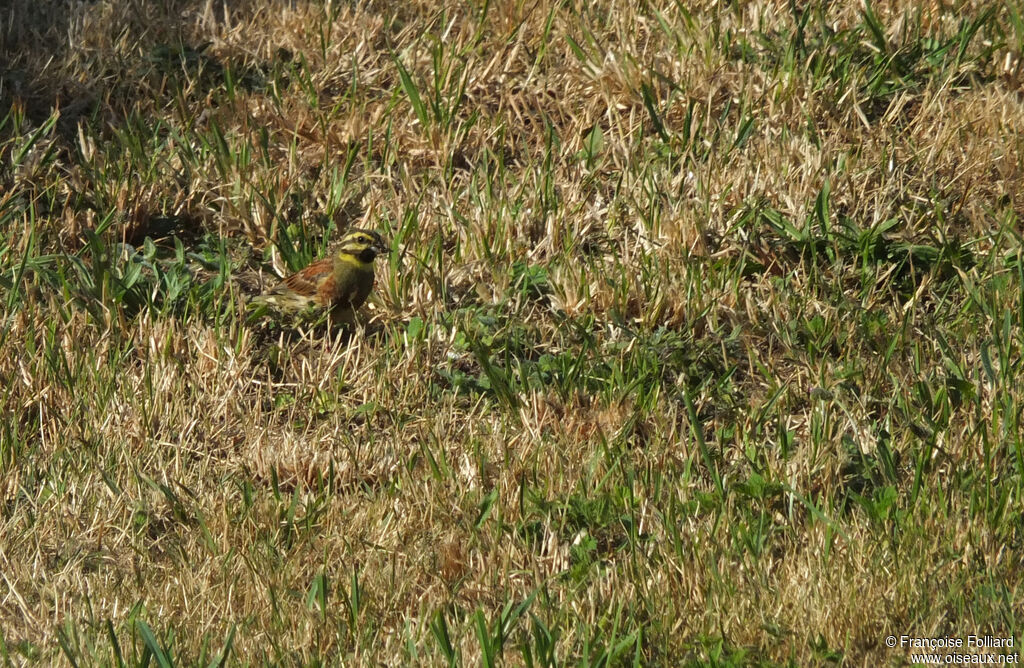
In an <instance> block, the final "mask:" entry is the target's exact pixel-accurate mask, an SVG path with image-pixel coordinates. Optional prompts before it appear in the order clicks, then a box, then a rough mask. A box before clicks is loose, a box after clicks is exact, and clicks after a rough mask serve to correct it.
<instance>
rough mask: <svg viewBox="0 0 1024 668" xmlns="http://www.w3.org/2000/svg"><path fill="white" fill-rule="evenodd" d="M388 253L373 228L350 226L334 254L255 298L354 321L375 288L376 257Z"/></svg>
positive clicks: (256, 301) (283, 308)
mask: <svg viewBox="0 0 1024 668" xmlns="http://www.w3.org/2000/svg"><path fill="white" fill-rule="evenodd" d="M387 252H388V247H387V244H385V243H384V239H383V238H381V236H380V235H379V234H378V233H376V232H374V231H372V230H360V229H351V230H349V231H348V232H346V233H345V236H344V237H342V239H341V245H340V247H339V248H338V250H337V251H336V252H335V253H334V256H333V257H326V258H324V259H322V260H317V261H316V262H314V263H313V264H311V265H309V266H307V267H306V268H305V269H302V270H300V271H298V272H296V273H294V274H292V275H291V276H288V277H287V278H285V279H284V280H282V281H281V282H280V283H278V284H277V285H276V286H274V287H273V288H271V289H270V290H269V291H267V292H265V293H263V294H262V295H260V296H259V297H256V298H255V299H253V300H252V304H253V305H257V306H258V305H264V304H265V305H269V306H273V307H275V308H277V309H278V310H280V311H283V312H288V313H297V312H301V311H307V310H310V311H316V310H324V311H327V312H328V315H329V316H330V318H331V319H332V320H335V321H341V322H345V323H349V324H351V323H352V322H354V320H355V313H356V310H358V309H359V307H360V306H362V305H363V303H364V302H365V301H366V298H367V297H369V296H370V291H371V290H373V260H374V258H376V257H377V256H378V255H381V254H384V253H387Z"/></svg>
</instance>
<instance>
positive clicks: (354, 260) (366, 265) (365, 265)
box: [338, 250, 373, 269]
mask: <svg viewBox="0 0 1024 668" xmlns="http://www.w3.org/2000/svg"><path fill="white" fill-rule="evenodd" d="M338 259H339V260H341V261H342V262H346V263H348V264H351V265H353V266H355V267H357V268H359V269H370V268H372V267H373V263H372V262H363V261H362V260H360V259H359V258H358V257H356V256H355V255H352V254H351V253H350V252H349V251H346V250H342V251H341V252H340V253H338Z"/></svg>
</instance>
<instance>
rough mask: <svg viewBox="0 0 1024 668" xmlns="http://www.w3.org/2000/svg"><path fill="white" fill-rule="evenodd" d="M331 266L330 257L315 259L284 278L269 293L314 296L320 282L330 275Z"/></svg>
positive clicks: (332, 266) (332, 265)
mask: <svg viewBox="0 0 1024 668" xmlns="http://www.w3.org/2000/svg"><path fill="white" fill-rule="evenodd" d="M333 268H334V264H333V262H332V261H331V259H330V258H324V259H323V260H317V261H316V262H314V263H313V264H311V265H309V266H308V267H306V268H305V269H303V270H301V271H298V272H296V273H294V274H292V275H291V276H289V277H287V278H285V279H284V280H283V281H281V282H280V283H279V284H278V285H277V287H275V288H274V289H273V290H271V291H270V292H271V294H283V293H286V292H294V293H295V294H297V295H300V296H302V297H316V296H317V290H318V288H319V287H320V284H321V283H322V282H323V280H324V279H325V278H327V277H329V276H330V275H331V272H332V270H333Z"/></svg>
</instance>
